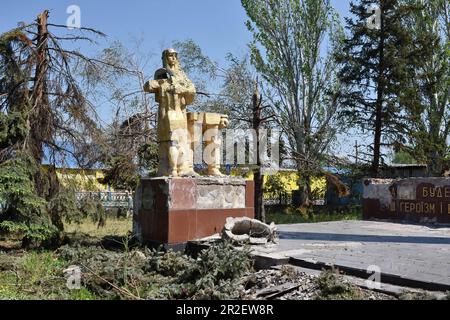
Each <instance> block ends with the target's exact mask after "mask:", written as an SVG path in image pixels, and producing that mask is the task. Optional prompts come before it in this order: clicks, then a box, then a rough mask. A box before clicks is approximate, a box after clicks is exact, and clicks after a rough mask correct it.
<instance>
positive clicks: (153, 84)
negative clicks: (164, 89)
mask: <svg viewBox="0 0 450 320" xmlns="http://www.w3.org/2000/svg"><path fill="white" fill-rule="evenodd" d="M160 87H161V86H160V84H159V82H158V81H156V80H150V81H147V82H146V83H145V85H144V91H145V92H155V91H156V90H158V89H159V88H160Z"/></svg>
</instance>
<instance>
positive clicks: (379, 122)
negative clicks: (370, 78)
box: [371, 15, 385, 178]
mask: <svg viewBox="0 0 450 320" xmlns="http://www.w3.org/2000/svg"><path fill="white" fill-rule="evenodd" d="M380 31H381V34H380V43H379V47H378V53H379V59H380V60H379V62H378V79H377V101H376V102H375V104H376V105H375V108H376V109H375V128H374V129H375V130H374V143H373V160H372V167H371V173H372V176H373V177H374V178H378V176H379V175H380V160H381V135H382V128H383V100H384V86H385V78H384V74H383V73H384V41H385V36H384V21H383V15H381V29H380Z"/></svg>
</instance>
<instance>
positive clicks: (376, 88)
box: [337, 0, 414, 177]
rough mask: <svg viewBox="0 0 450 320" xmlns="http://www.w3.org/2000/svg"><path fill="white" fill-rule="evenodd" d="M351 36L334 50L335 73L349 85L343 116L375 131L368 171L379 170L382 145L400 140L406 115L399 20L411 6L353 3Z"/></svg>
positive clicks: (391, 1)
mask: <svg viewBox="0 0 450 320" xmlns="http://www.w3.org/2000/svg"><path fill="white" fill-rule="evenodd" d="M350 6H351V9H350V11H351V13H352V14H353V15H354V18H347V19H346V21H347V29H348V31H349V35H348V37H347V39H346V40H345V45H344V48H343V51H342V53H340V54H338V55H337V60H338V61H339V62H340V63H341V65H342V69H341V71H340V74H339V77H340V80H341V81H342V83H343V84H344V85H345V86H346V88H347V90H344V91H343V94H342V96H341V102H342V104H343V106H344V108H343V115H344V116H345V117H346V118H347V120H348V121H349V122H350V123H351V124H352V125H356V126H358V127H359V128H360V129H362V130H363V131H369V132H373V143H372V145H371V149H372V150H371V151H372V154H371V155H372V159H371V174H372V175H373V176H374V177H377V176H378V175H379V171H380V165H381V164H382V161H383V155H382V147H388V146H395V145H396V144H398V143H403V142H404V138H403V136H402V134H401V133H402V132H403V130H404V128H405V114H404V113H403V112H402V111H401V106H400V103H399V99H398V97H399V93H400V92H401V90H402V85H403V84H404V82H405V78H406V77H407V72H406V64H407V62H408V59H409V52H408V44H409V43H410V41H411V38H410V36H409V33H408V30H407V29H406V28H405V26H404V25H403V23H402V21H403V19H404V17H405V16H407V15H408V14H409V13H410V12H411V11H412V10H414V8H413V7H412V6H409V5H408V4H406V3H404V2H403V1H401V0H378V1H375V6H374V1H373V0H359V1H358V3H354V2H352V3H351V5H350Z"/></svg>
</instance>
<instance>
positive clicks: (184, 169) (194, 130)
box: [179, 112, 202, 177]
mask: <svg viewBox="0 0 450 320" xmlns="http://www.w3.org/2000/svg"><path fill="white" fill-rule="evenodd" d="M200 117H201V114H199V113H195V112H190V113H188V114H187V130H188V134H187V139H186V144H185V145H184V147H185V148H184V149H183V155H184V158H183V160H184V161H183V162H182V165H181V166H180V167H179V172H180V175H182V176H194V177H197V176H199V174H198V173H196V172H195V171H194V152H195V148H196V147H197V145H198V144H199V143H201V141H202V140H201V139H202V123H201V122H200V121H199V119H200Z"/></svg>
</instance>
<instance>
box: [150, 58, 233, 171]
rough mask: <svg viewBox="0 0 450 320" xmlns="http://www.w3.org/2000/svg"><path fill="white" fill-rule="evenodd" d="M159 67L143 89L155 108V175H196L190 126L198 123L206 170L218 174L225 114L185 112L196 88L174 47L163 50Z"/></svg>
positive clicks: (226, 123)
mask: <svg viewBox="0 0 450 320" xmlns="http://www.w3.org/2000/svg"><path fill="white" fill-rule="evenodd" d="M162 61H163V68H162V69H159V70H157V71H156V72H155V76H154V80H150V81H148V82H147V83H146V84H145V86H144V91H145V92H149V93H154V94H155V98H156V102H158V104H159V110H158V128H157V134H158V145H159V149H158V157H159V165H158V176H170V177H185V176H197V174H196V173H195V172H194V166H193V162H194V156H193V153H194V145H195V143H201V142H200V141H198V140H199V139H198V138H196V137H194V129H193V128H194V126H195V125H200V126H201V128H202V129H201V132H200V133H201V134H204V133H205V132H206V131H208V134H207V135H206V139H205V140H206V141H205V143H206V146H207V147H208V146H210V148H209V149H210V150H209V153H208V157H209V158H210V159H207V160H206V162H207V164H208V174H209V175H212V176H221V175H222V174H221V172H220V170H219V169H220V147H221V139H220V132H219V129H222V128H225V127H227V125H228V117H227V116H225V115H220V114H214V113H189V114H188V113H187V111H186V108H187V106H188V105H190V104H192V103H193V102H194V99H195V95H196V89H195V86H194V84H193V83H192V82H191V80H189V78H188V77H187V76H186V74H185V73H184V72H183V70H182V69H181V67H180V65H179V61H178V54H177V52H176V51H175V50H174V49H167V50H164V52H163V55H162Z"/></svg>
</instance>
